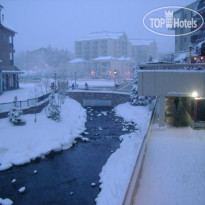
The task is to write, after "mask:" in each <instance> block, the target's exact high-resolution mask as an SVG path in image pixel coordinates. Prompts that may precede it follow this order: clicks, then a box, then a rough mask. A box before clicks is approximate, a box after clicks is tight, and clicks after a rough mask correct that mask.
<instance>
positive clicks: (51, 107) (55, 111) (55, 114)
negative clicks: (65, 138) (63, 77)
mask: <svg viewBox="0 0 205 205" xmlns="http://www.w3.org/2000/svg"><path fill="white" fill-rule="evenodd" d="M47 117H48V118H51V119H52V120H55V121H59V120H60V117H61V110H60V107H59V106H58V105H57V103H56V100H55V95H54V92H52V93H51V95H50V99H49V104H48V106H47Z"/></svg>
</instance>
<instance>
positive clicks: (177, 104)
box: [174, 97, 179, 111]
mask: <svg viewBox="0 0 205 205" xmlns="http://www.w3.org/2000/svg"><path fill="white" fill-rule="evenodd" d="M174 104H175V110H176V111H177V110H178V106H179V98H178V97H176V98H175V99H174Z"/></svg>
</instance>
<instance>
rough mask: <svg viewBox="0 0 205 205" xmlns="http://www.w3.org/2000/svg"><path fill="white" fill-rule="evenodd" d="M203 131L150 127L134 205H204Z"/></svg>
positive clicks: (204, 166)
mask: <svg viewBox="0 0 205 205" xmlns="http://www.w3.org/2000/svg"><path fill="white" fill-rule="evenodd" d="M204 156H205V131H204V130H200V131H199V130H192V129H191V128H188V127H184V128H174V127H171V126H170V125H167V127H166V128H165V129H159V128H157V126H156V125H153V127H152V132H151V135H150V136H149V139H148V145H147V151H146V155H145V160H144V164H143V168H142V176H141V179H140V183H139V187H138V191H137V194H136V196H135V199H134V205H151V204H154V205H164V204H166V205H173V204H176V205H184V204H186V205H203V204H205V195H204V193H205V174H204V173H205V158H204Z"/></svg>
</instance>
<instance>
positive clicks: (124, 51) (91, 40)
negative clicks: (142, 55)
mask: <svg viewBox="0 0 205 205" xmlns="http://www.w3.org/2000/svg"><path fill="white" fill-rule="evenodd" d="M130 54H131V47H130V43H129V41H128V38H127V35H126V33H124V32H106V31H105V32H94V33H91V34H89V35H87V36H86V37H84V38H82V39H80V40H78V41H76V42H75V55H76V57H77V58H84V59H86V60H91V59H94V58H97V57H101V56H113V57H121V56H126V57H127V56H130Z"/></svg>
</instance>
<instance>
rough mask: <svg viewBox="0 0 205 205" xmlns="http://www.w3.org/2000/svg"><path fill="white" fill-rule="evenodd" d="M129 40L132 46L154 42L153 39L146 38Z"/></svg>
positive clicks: (147, 44)
mask: <svg viewBox="0 0 205 205" xmlns="http://www.w3.org/2000/svg"><path fill="white" fill-rule="evenodd" d="M129 41H130V43H131V44H132V45H133V46H141V45H144V46H149V45H150V44H151V43H153V42H154V40H146V39H130V40H129Z"/></svg>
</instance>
